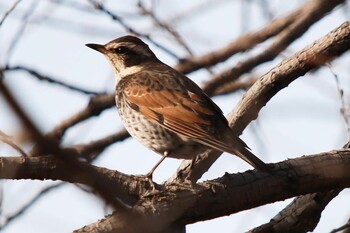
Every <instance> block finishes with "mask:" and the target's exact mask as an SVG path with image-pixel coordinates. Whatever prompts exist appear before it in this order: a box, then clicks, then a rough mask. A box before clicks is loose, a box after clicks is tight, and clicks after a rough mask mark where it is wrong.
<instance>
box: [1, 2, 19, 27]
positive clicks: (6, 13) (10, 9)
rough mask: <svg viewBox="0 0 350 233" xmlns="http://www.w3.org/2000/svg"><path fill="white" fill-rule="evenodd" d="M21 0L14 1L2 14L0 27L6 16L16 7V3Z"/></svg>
mask: <svg viewBox="0 0 350 233" xmlns="http://www.w3.org/2000/svg"><path fill="white" fill-rule="evenodd" d="M21 1H22V0H17V1H15V2H14V3H13V4H12V6H11V7H10V8H9V9H8V10H7V11H6V12H5V14H4V16H3V17H2V19H1V20H0V27H1V25H2V24H3V23H4V21H5V19H6V18H7V16H8V15H9V14H10V13H11V12H12V11H13V10H14V9H15V8H16V6H17V5H18V3H20V2H21Z"/></svg>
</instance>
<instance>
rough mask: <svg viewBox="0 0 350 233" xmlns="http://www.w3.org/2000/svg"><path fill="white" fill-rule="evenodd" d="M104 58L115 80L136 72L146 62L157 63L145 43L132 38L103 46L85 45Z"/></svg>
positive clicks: (122, 38)
mask: <svg viewBox="0 0 350 233" xmlns="http://www.w3.org/2000/svg"><path fill="white" fill-rule="evenodd" d="M86 46H87V47H89V48H92V49H94V50H96V51H98V52H100V53H102V54H104V55H105V56H106V58H107V59H108V61H109V62H110V63H111V65H112V67H113V69H114V72H115V73H116V75H117V78H123V77H125V76H127V75H130V74H133V73H136V72H138V71H139V70H140V69H142V68H143V67H144V66H146V65H147V63H148V62H152V61H157V60H158V59H157V57H156V55H155V54H154V53H153V52H152V51H151V49H150V48H149V47H148V45H147V44H146V43H144V42H143V41H142V40H140V39H139V38H137V37H134V36H123V37H119V38H117V39H115V40H112V41H110V42H108V43H107V44H105V45H100V44H86Z"/></svg>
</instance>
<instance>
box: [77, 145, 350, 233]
mask: <svg viewBox="0 0 350 233" xmlns="http://www.w3.org/2000/svg"><path fill="white" fill-rule="evenodd" d="M329 174H331V175H329ZM344 187H350V150H339V151H331V152H328V153H321V154H318V155H313V156H303V157H299V158H296V159H293V160H287V161H284V162H281V163H278V164H275V169H274V175H268V174H266V173H261V172H258V171H256V170H255V171H247V172H245V173H241V174H234V175H230V174H225V175H224V176H223V177H221V178H218V179H215V180H211V181H206V182H203V183H199V184H197V185H194V186H186V185H183V184H181V185H179V184H173V185H171V186H167V190H164V191H162V192H159V193H156V194H154V195H151V196H149V197H143V198H142V199H141V200H140V201H139V202H138V203H137V205H135V206H134V207H133V209H132V210H133V213H134V214H136V216H137V218H131V219H130V218H128V217H127V216H125V215H119V214H118V213H115V214H114V215H111V216H108V217H107V218H106V219H104V220H103V221H101V222H98V223H94V224H91V225H89V226H86V227H85V230H86V229H90V230H93V229H95V232H99V231H98V230H99V229H100V230H101V229H104V226H105V224H108V225H109V226H110V227H114V228H112V229H111V230H109V231H103V232H141V231H140V229H141V227H142V232H164V231H163V229H168V228H169V226H173V225H176V226H180V227H181V226H184V225H186V224H191V223H194V222H198V221H203V220H208V219H212V218H216V217H220V216H224V215H228V214H233V213H236V212H239V211H242V210H246V209H250V208H254V207H257V206H261V205H264V204H267V203H272V202H275V201H280V200H285V199H287V198H290V197H293V196H298V195H303V194H307V193H314V192H320V191H325V190H330V189H336V188H344ZM111 221H112V222H113V223H111ZM125 226H130V227H128V228H125ZM77 232H84V231H77ZM92 232H94V231H92Z"/></svg>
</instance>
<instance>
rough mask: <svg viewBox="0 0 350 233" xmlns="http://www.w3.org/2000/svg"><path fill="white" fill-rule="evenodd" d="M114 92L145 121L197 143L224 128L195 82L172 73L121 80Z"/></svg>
mask: <svg viewBox="0 0 350 233" xmlns="http://www.w3.org/2000/svg"><path fill="white" fill-rule="evenodd" d="M150 75H153V76H150ZM118 92H119V93H120V94H122V95H123V96H124V98H125V99H126V100H127V102H128V103H129V105H130V106H131V107H132V108H134V109H135V110H137V111H139V112H140V113H142V114H143V115H144V116H145V117H146V118H148V119H149V120H151V121H155V122H157V123H159V124H162V125H163V126H164V127H166V128H167V129H169V130H170V131H173V132H176V133H178V134H180V135H182V136H186V137H188V138H193V139H198V141H199V142H200V139H201V138H207V139H212V140H214V139H215V137H212V136H210V135H213V134H215V133H217V132H215V130H218V129H219V128H222V126H225V127H227V120H226V118H225V117H224V116H223V115H222V112H221V110H220V109H219V107H217V106H216V105H215V103H214V102H212V100H211V99H210V98H209V97H208V96H207V95H206V94H205V93H204V92H203V91H202V90H201V89H200V88H199V87H198V86H197V85H196V84H195V83H193V82H192V81H191V80H190V79H188V78H187V77H186V76H182V75H181V74H179V73H177V72H175V71H174V73H172V72H168V71H167V72H164V73H157V74H156V75H154V72H153V71H152V72H140V73H137V74H135V75H132V76H128V77H124V78H123V79H122V80H121V81H120V83H119V84H118ZM205 141H207V140H205ZM209 141H210V140H209ZM204 144H207V143H204Z"/></svg>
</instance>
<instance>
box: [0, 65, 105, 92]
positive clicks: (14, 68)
mask: <svg viewBox="0 0 350 233" xmlns="http://www.w3.org/2000/svg"><path fill="white" fill-rule="evenodd" d="M2 70H3V71H4V72H10V71H25V72H27V73H29V74H31V75H32V76H33V77H35V78H37V79H39V80H40V81H47V82H49V83H53V84H57V85H60V86H63V87H65V88H68V89H70V90H73V91H77V92H80V93H83V94H88V95H103V94H106V93H103V92H95V91H89V90H85V89H82V88H80V87H75V86H73V85H70V84H67V83H64V82H62V81H58V80H57V79H54V78H51V77H49V76H47V75H44V74H41V73H40V72H38V71H36V70H34V69H31V68H28V67H25V66H11V67H9V66H6V67H5V68H3V69H2Z"/></svg>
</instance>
